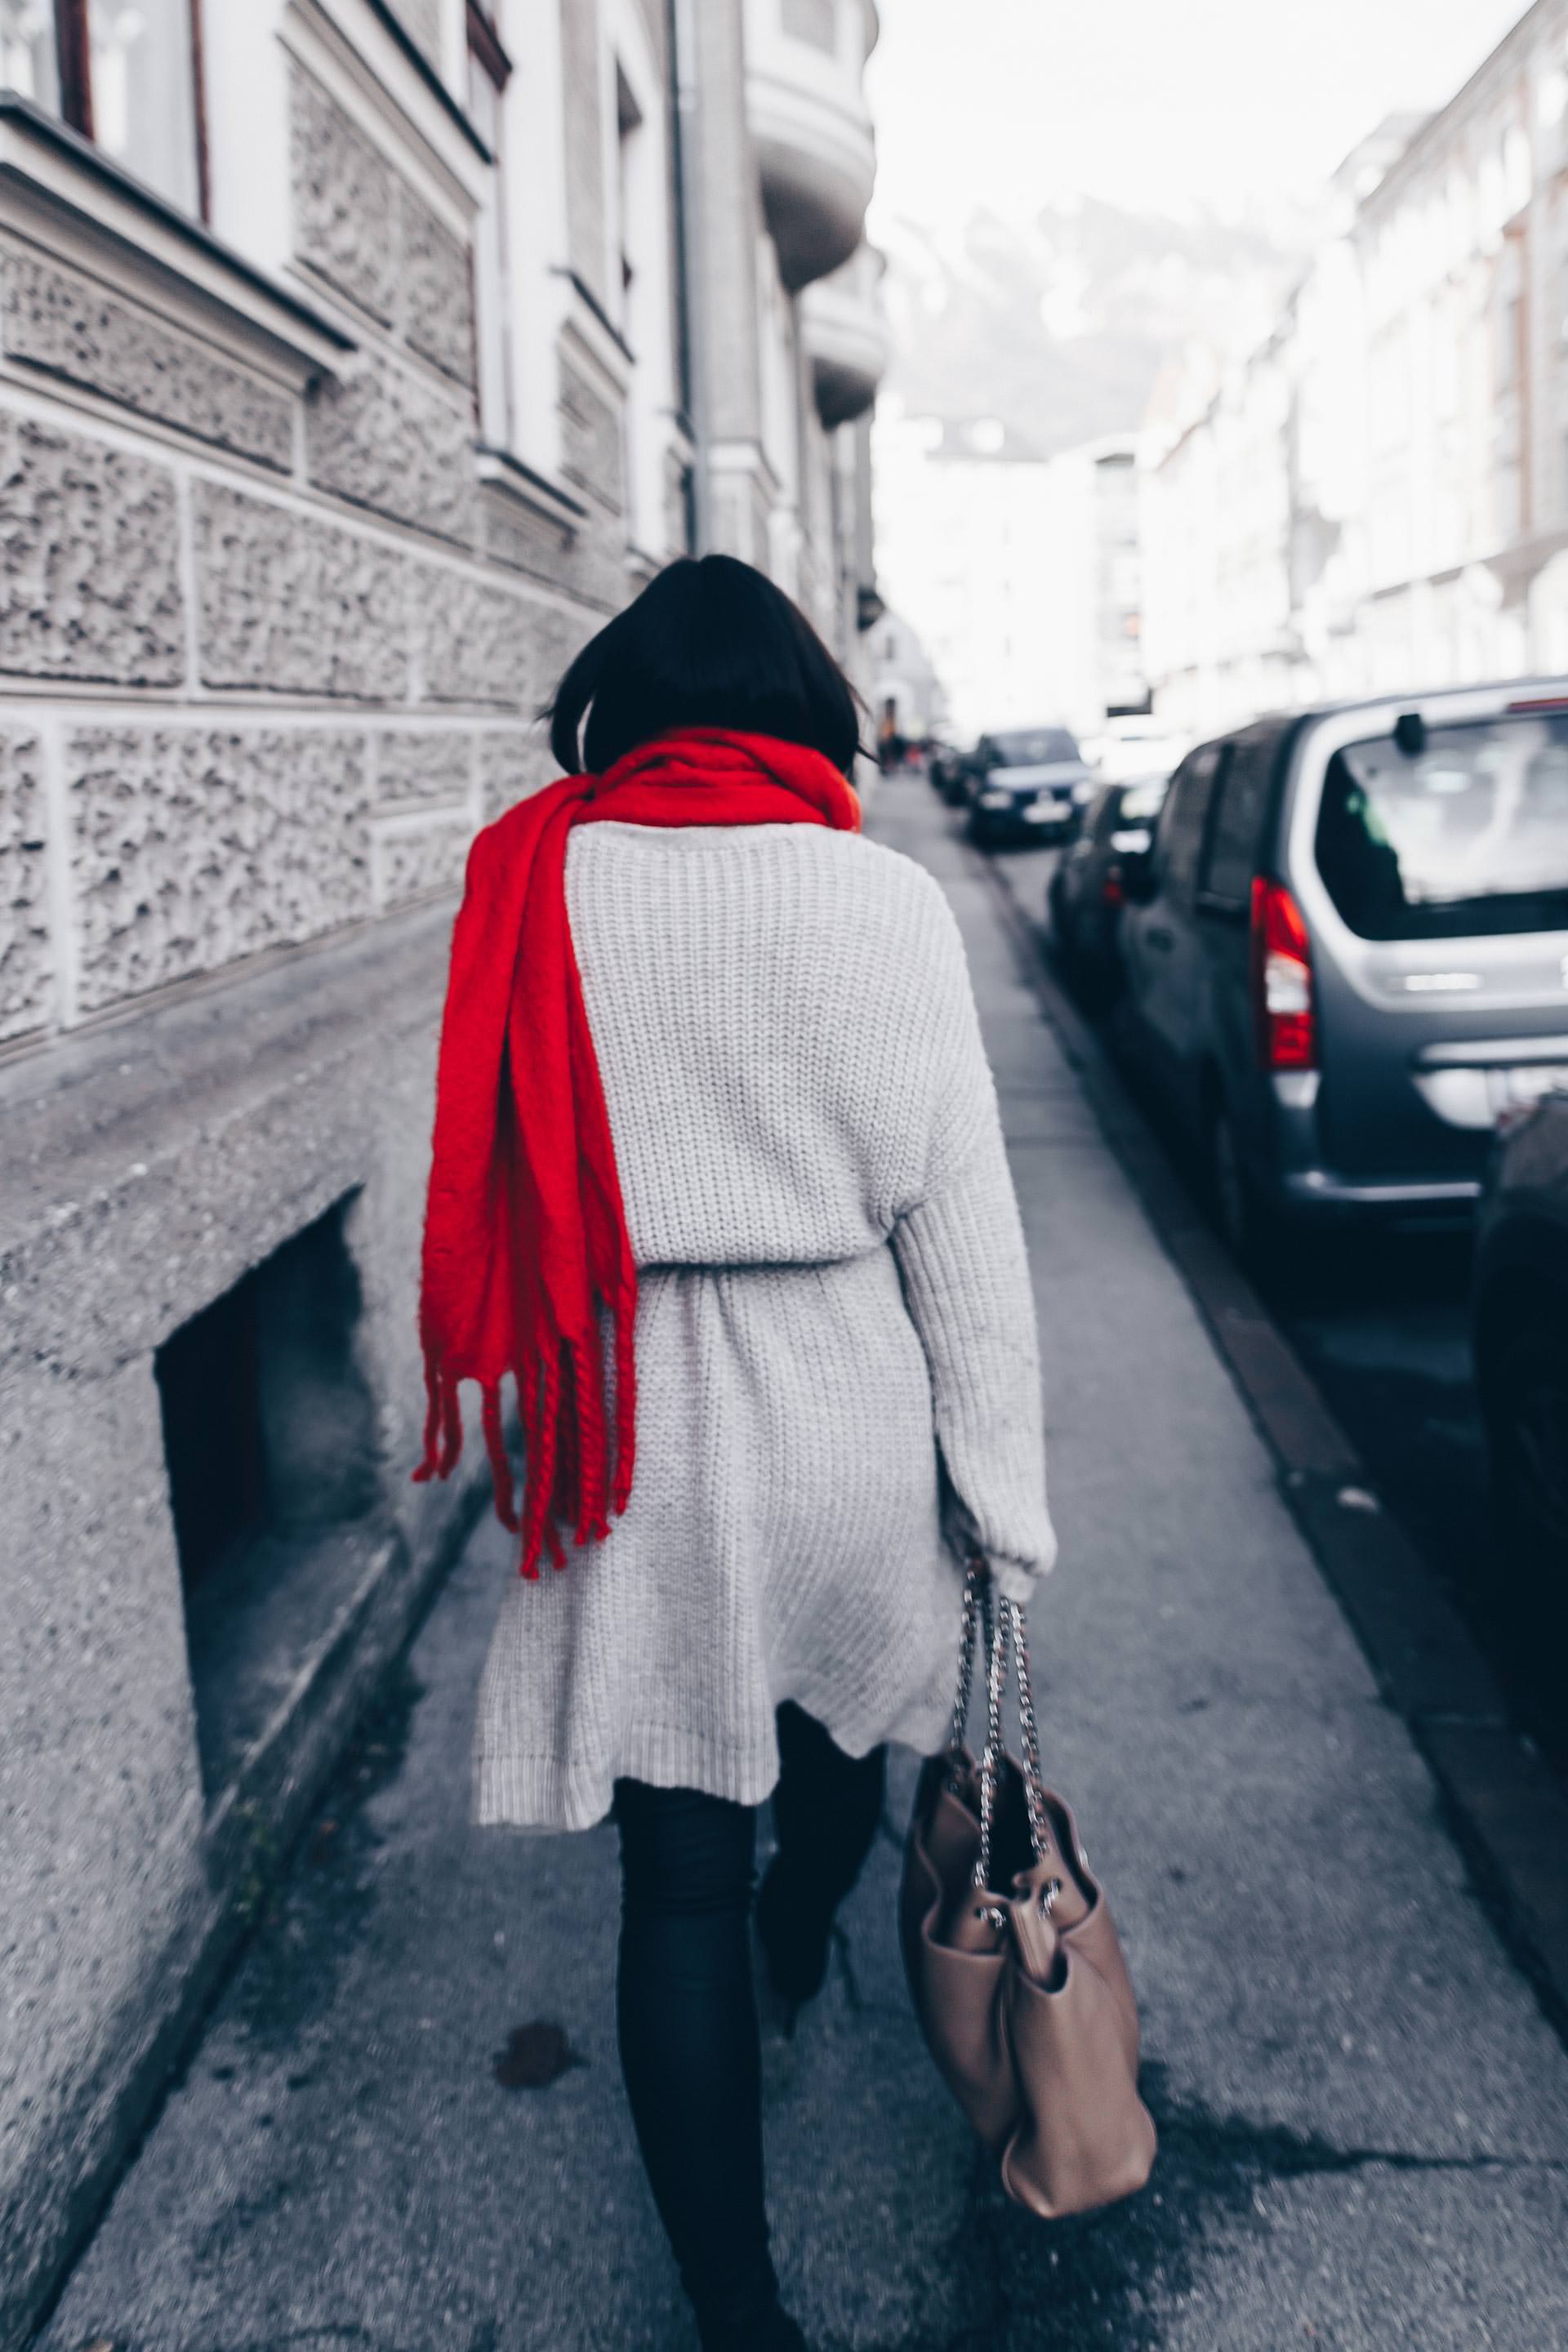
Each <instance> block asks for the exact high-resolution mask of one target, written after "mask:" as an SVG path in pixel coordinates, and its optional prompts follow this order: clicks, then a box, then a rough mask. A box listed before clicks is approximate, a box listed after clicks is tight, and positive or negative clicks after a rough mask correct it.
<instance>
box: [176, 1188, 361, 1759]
mask: <svg viewBox="0 0 1568 2352" xmlns="http://www.w3.org/2000/svg"><path fill="white" fill-rule="evenodd" d="M354 1198H355V1196H354V1195H353V1194H350V1195H348V1196H346V1197H345V1198H344V1199H343V1200H342V1201H340V1202H338V1203H337V1204H336V1205H335V1207H333V1208H331V1209H330V1210H329V1211H328V1213H327V1214H326V1215H325V1216H324V1217H321V1218H318V1219H317V1221H316V1223H314V1224H311V1225H308V1226H306V1227H305V1229H304V1230H303V1232H301V1233H298V1234H295V1235H294V1236H293V1237H292V1239H291V1240H289V1241H287V1242H285V1243H284V1244H283V1246H282V1247H281V1249H278V1250H275V1251H274V1252H273V1254H272V1255H271V1256H270V1257H268V1258H266V1259H264V1260H263V1261H262V1263H261V1264H260V1265H258V1266H255V1267H253V1268H252V1270H251V1271H250V1273H248V1274H247V1275H246V1276H245V1277H244V1279H243V1280H242V1281H240V1282H237V1284H236V1285H235V1286H234V1288H233V1289H232V1290H226V1291H225V1292H224V1294H223V1296H222V1297H221V1298H216V1299H214V1301H213V1302H212V1304H211V1306H210V1307H204V1308H203V1309H202V1311H201V1313H200V1314H199V1315H195V1316H193V1317H192V1318H191V1320H190V1321H189V1322H188V1323H184V1324H182V1325H181V1327H180V1328H179V1329H178V1330H177V1331H175V1332H174V1333H173V1334H172V1335H171V1336H170V1338H169V1339H167V1340H166V1341H165V1342H164V1344H163V1347H162V1348H160V1349H158V1351H157V1355H156V1357H155V1359H154V1370H155V1371H156V1374H157V1381H158V1392H159V1398H160V1402H161V1404H162V1408H163V1451H164V1458H165V1462H166V1465H167V1470H168V1480H169V1500H170V1506H171V1508H172V1511H173V1515H174V1538H175V1542H176V1544H177V1545H178V1548H179V1556H180V1575H181V1580H182V1582H183V1584H184V1599H185V1635H186V1643H187V1646H188V1649H189V1654H190V1665H191V1680H192V1684H193V1686H194V1688H195V1702H196V1728H197V1736H198V1740H199V1743H200V1748H201V1758H202V1774H203V1779H204V1780H205V1786H206V1790H207V1794H208V1796H209V1798H212V1797H215V1796H216V1795H217V1794H218V1793H219V1792H220V1791H221V1790H222V1789H223V1788H224V1787H225V1786H226V1784H227V1782H228V1781H229V1780H230V1779H231V1778H232V1777H233V1775H234V1772H235V1770H236V1769H237V1766H238V1764H239V1763H240V1761H241V1759H242V1758H243V1757H244V1755H245V1754H246V1752H247V1750H248V1749H249V1748H250V1747H251V1746H252V1745H253V1743H254V1742H255V1741H256V1740H257V1739H258V1738H259V1737H260V1736H261V1734H262V1733H263V1732H264V1731H265V1730H266V1728H267V1727H268V1723H269V1722H270V1721H271V1719H272V1717H273V1716H274V1715H275V1714H276V1712H277V1710H278V1708H279V1706H281V1705H282V1703H283V1702H284V1700H285V1699H286V1697H287V1696H288V1694H289V1689H290V1687H291V1686H292V1685H293V1684H294V1682H295V1680H296V1678H297V1677H298V1675H299V1673H300V1668H301V1667H302V1666H303V1665H304V1664H306V1663H307V1661H308V1660H309V1658H310V1656H311V1654H313V1653H314V1652H315V1651H316V1649H317V1648H318V1647H319V1646H320V1644H321V1643H322V1641H323V1640H324V1639H325V1638H326V1637H327V1635H328V1633H329V1631H330V1629H331V1624H332V1621H333V1619H334V1618H335V1616H336V1615H337V1613H338V1612H339V1610H340V1609H341V1608H342V1604H343V1603H344V1602H345V1601H347V1600H348V1599H349V1597H350V1595H351V1594H352V1593H353V1591H354V1590H355V1588H356V1586H357V1584H358V1582H359V1580H360V1579H361V1577H362V1576H363V1572H364V1570H365V1569H366V1568H367V1566H368V1564H369V1561H370V1559H371V1557H372V1554H373V1553H374V1549H375V1548H376V1538H377V1528H376V1525H375V1520H374V1512H375V1506H376V1502H377V1498H378V1495H379V1492H380V1480H379V1477H378V1474H377V1461H376V1441H375V1425H376V1423H375V1408H374V1400H373V1398H372V1395H371V1391H370V1388H369V1386H368V1383H367V1382H366V1381H365V1378H364V1374H363V1369H362V1367H361V1363H360V1360H359V1350H358V1346H357V1332H358V1325H359V1320H360V1311H361V1298H360V1285H359V1276H358V1271H357V1269H356V1267H355V1265H354V1261H353V1254H352V1252H351V1250H350V1247H349V1242H348V1226H349V1223H350V1222H351V1219H352V1215H353V1202H354Z"/></svg>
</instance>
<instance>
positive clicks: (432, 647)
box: [413, 565, 542, 710]
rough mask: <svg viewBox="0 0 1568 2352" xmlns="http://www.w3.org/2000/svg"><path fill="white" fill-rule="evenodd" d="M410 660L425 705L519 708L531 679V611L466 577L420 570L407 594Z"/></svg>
mask: <svg viewBox="0 0 1568 2352" xmlns="http://www.w3.org/2000/svg"><path fill="white" fill-rule="evenodd" d="M413 614H414V658H415V666H416V677H417V679H418V684H419V695H420V698H421V700H423V701H426V702H487V703H495V704H499V705H500V707H501V708H502V709H510V710H516V709H522V708H523V707H524V706H525V705H526V704H527V703H528V701H529V699H530V698H531V695H532V693H533V690H534V686H533V681H534V679H535V677H537V675H538V673H537V669H536V666H535V665H536V658H537V641H538V637H539V634H540V629H541V625H542V621H541V615H540V614H539V611H538V608H537V606H534V605H531V604H524V603H523V602H522V601H521V599H520V598H519V597H517V596H515V595H514V594H513V593H511V592H510V589H507V588H503V587H500V586H499V585H498V586H492V585H491V584H490V583H489V581H487V580H476V579H475V578H473V576H472V575H471V574H470V573H467V572H436V571H434V570H433V569H432V568H431V567H430V566H428V565H423V566H421V567H420V571H419V575H418V578H417V580H416V583H415V587H414V593H413Z"/></svg>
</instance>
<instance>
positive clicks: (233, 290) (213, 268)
mask: <svg viewBox="0 0 1568 2352" xmlns="http://www.w3.org/2000/svg"><path fill="white" fill-rule="evenodd" d="M0 227H4V228H5V229H8V230H10V231H11V232H12V233H13V234H14V235H16V236H20V237H23V238H25V239H26V242H27V243H28V244H30V245H32V246H35V247H38V248H39V249H40V250H41V251H43V252H45V253H47V255H48V256H49V257H51V258H52V259H55V260H57V261H59V262H62V263H64V264H65V265H66V266H68V268H75V269H80V270H83V271H85V272H87V274H89V276H91V277H94V278H99V279H100V280H101V281H103V282H104V283H105V284H106V285H108V286H109V287H110V288H111V289H122V290H123V291H124V292H125V293H126V294H128V295H130V296H132V297H134V298H136V299H140V300H141V301H142V303H144V304H145V305H146V306H147V307H148V308H149V309H151V310H153V311H154V312H156V313H158V314H159V315H161V316H163V317H165V318H168V319H171V320H174V321H176V322H177V323H178V324H180V325H182V326H184V327H186V328H188V329H189V330H190V331H193V332H194V333H195V334H198V335H200V336H202V337H203V338H204V339H205V341H208V342H211V343H216V345H218V346H219V347H220V348H222V349H225V350H226V351H227V352H230V353H231V354H232V355H233V356H234V357H235V358H237V359H240V360H243V361H245V362H247V363H248V364H249V365H251V366H253V367H258V368H259V369H260V370H261V371H262V372H263V373H267V374H269V375H271V376H272V377H273V378H275V379H276V380H277V381H278V382H279V383H284V384H287V385H289V386H290V387H292V388H293V389H294V390H296V391H300V390H303V389H304V387H305V386H306V385H307V384H309V383H312V382H314V381H315V380H316V379H317V378H318V377H319V376H321V375H326V374H332V373H337V372H338V371H339V370H340V369H341V368H342V365H343V363H344V362H345V361H346V360H347V359H348V357H349V356H350V355H351V354H352V353H353V351H354V349H355V348H356V347H355V344H354V341H353V337H352V336H351V335H349V334H347V333H346V332H345V331H343V329H342V328H341V327H340V326H338V325H337V324H336V323H335V321H333V320H331V319H330V318H328V317H327V316H326V314H325V313H324V312H323V311H321V310H317V309H316V308H315V306H314V305H313V304H311V303H310V302H307V301H305V300H304V299H302V298H301V297H300V295H298V294H296V293H295V292H294V290H293V289H292V288H290V287H287V286H284V285H282V284H280V283H279V282H278V281H277V280H276V279H274V278H271V277H269V276H268V273H266V272H264V271H262V270H260V269H258V268H256V266H255V265H254V264H253V263H251V262H250V261H248V260H247V259H246V258H245V257H243V256H241V255H239V254H237V253H236V252H234V251H233V250H232V249H231V248H230V247H227V246H226V245H224V244H222V243H220V242H219V240H218V239H217V238H216V237H215V236H212V235H211V233H210V232H209V231H208V230H206V229H205V228H204V227H203V226H201V224H200V223H199V222H197V221H194V220H192V219H190V218H189V217H188V216H187V215H185V214H184V213H182V212H180V211H178V210H177V209H176V208H175V207H174V205H170V204H167V203H166V202H165V201H164V199H163V197H162V196H159V195H157V194H154V193H153V190H152V189H150V188H145V187H143V186H142V183H141V182H140V181H138V180H135V179H133V178H132V176H131V174H130V173H127V172H122V171H121V168H120V166H119V165H118V164H117V163H111V162H110V160H109V158H108V157H107V156H105V155H101V154H100V153H99V152H98V151H97V149H96V148H94V147H92V146H90V145H89V143H88V142H87V141H86V140H85V139H82V138H79V136H78V134H77V133H76V132H75V131H69V130H68V129H66V128H65V126H64V125H63V124H60V123H58V122H56V121H53V120H52V119H51V118H50V117H49V116H47V115H46V114H43V113H42V112H40V111H39V110H38V109H37V108H36V107H33V106H31V105H29V104H28V103H27V101H26V100H22V99H16V98H11V97H0Z"/></svg>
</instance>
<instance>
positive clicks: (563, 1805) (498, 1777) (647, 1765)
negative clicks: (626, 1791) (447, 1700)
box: [474, 1724, 779, 1830]
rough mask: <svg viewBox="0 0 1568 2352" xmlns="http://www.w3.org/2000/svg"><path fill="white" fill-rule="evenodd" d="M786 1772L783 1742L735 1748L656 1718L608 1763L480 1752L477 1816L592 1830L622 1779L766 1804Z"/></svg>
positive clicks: (500, 1823) (498, 1823)
mask: <svg viewBox="0 0 1568 2352" xmlns="http://www.w3.org/2000/svg"><path fill="white" fill-rule="evenodd" d="M778 1776H779V1759H778V1748H777V1747H776V1745H775V1743H774V1742H773V1738H772V1737H771V1734H770V1737H769V1738H768V1740H767V1743H766V1746H765V1747H763V1746H757V1747H752V1748H736V1747H731V1746H730V1745H729V1744H728V1743H726V1742H722V1741H719V1740H711V1739H703V1738H700V1737H699V1736H698V1735H697V1734H695V1733H693V1732H691V1731H689V1730H687V1729H685V1728H684V1727H682V1728H679V1729H678V1728H676V1727H674V1726H673V1725H670V1726H665V1725H658V1724H656V1725H649V1726H645V1727H643V1728H642V1729H641V1730H640V1731H638V1732H636V1733H634V1734H633V1735H631V1736H630V1737H629V1738H627V1739H626V1741H625V1742H624V1743H623V1744H622V1745H621V1746H620V1748H619V1750H618V1752H617V1754H616V1759H615V1761H614V1764H613V1766H612V1767H610V1768H609V1769H605V1770H602V1771H601V1770H595V1769H592V1768H588V1767H584V1766H582V1765H579V1764H575V1763H573V1762H571V1761H567V1762H564V1763H563V1762H561V1761H560V1760H559V1759H556V1758H554V1757H552V1756H510V1755H509V1756H487V1755H484V1754H482V1753H481V1754H477V1755H476V1756H475V1759H474V1820H475V1822H476V1823H477V1824H478V1826H479V1828H480V1829H490V1828H502V1827H510V1828H514V1829H552V1830H588V1829H592V1828H594V1827H595V1824H596V1823H597V1822H602V1821H603V1820H604V1819H605V1815H606V1814H607V1813H608V1811H609V1810H610V1805H611V1802H612V1801H613V1799H614V1796H615V1787H616V1780H642V1781H645V1782H646V1783H647V1786H648V1787H649V1788H651V1789H700V1790H702V1791H703V1793H704V1794H705V1795H707V1796H710V1797H728V1798H730V1799H731V1800H732V1801H733V1802H734V1803H736V1804H738V1805H760V1804H761V1803H762V1801H763V1798H764V1797H766V1796H767V1795H769V1794H770V1792H771V1791H772V1790H773V1784H774V1782H775V1781H776V1780H777V1779H778Z"/></svg>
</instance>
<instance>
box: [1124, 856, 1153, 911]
mask: <svg viewBox="0 0 1568 2352" xmlns="http://www.w3.org/2000/svg"><path fill="white" fill-rule="evenodd" d="M1121 895H1122V897H1123V898H1125V899H1127V901H1128V902H1129V904H1130V905H1131V906H1134V907H1147V906H1148V905H1149V903H1150V902H1151V900H1152V898H1153V896H1154V853H1153V851H1152V849H1129V850H1127V851H1125V852H1124V853H1123V856H1122V858H1121Z"/></svg>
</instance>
